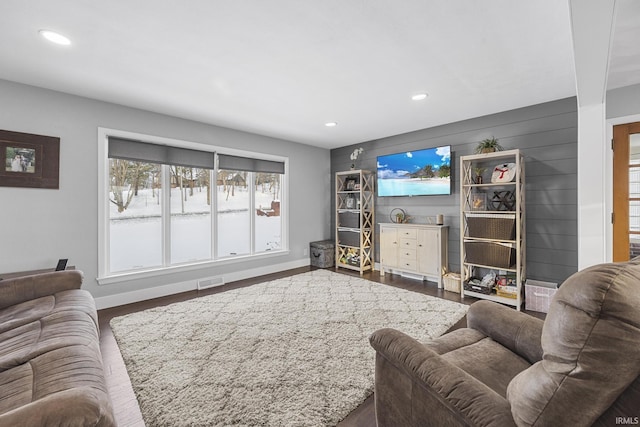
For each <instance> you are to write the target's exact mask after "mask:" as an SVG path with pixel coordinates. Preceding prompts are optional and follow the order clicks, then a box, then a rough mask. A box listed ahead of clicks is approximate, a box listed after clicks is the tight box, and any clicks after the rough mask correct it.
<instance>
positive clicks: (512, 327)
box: [467, 301, 544, 364]
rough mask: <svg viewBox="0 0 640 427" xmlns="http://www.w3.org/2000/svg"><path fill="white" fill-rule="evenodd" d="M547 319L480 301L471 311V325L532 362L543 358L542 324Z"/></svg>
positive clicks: (469, 317)
mask: <svg viewBox="0 0 640 427" xmlns="http://www.w3.org/2000/svg"><path fill="white" fill-rule="evenodd" d="M543 324H544V321H542V320H541V319H538V318H536V317H533V316H530V315H528V314H526V313H522V312H520V311H516V310H514V309H513V308H510V307H507V306H504V305H501V304H498V303H495V302H491V301H478V302H475V303H473V304H471V307H469V311H468V312H467V326H468V327H469V328H472V329H476V330H478V331H480V332H482V333H483V334H485V335H486V336H488V337H491V339H493V340H494V341H496V342H498V343H500V344H501V345H503V346H504V347H507V348H508V349H509V350H511V351H513V352H514V353H516V354H518V355H520V356H521V357H523V358H524V359H526V360H527V361H529V363H531V364H534V363H536V362H538V361H540V360H542V344H541V337H542V325H543Z"/></svg>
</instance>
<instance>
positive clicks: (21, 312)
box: [0, 289, 98, 334]
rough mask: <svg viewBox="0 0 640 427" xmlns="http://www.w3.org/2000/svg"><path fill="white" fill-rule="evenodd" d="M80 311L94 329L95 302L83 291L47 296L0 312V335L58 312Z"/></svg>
mask: <svg viewBox="0 0 640 427" xmlns="http://www.w3.org/2000/svg"><path fill="white" fill-rule="evenodd" d="M69 310H72V311H82V312H84V313H87V314H88V315H90V316H91V317H92V318H93V320H94V322H95V324H96V327H97V325H98V319H97V317H96V308H95V302H94V300H93V297H92V296H91V294H90V293H89V292H87V291H85V290H80V289H73V290H69V291H62V292H58V293H55V294H53V295H47V296H43V297H40V298H36V299H33V300H28V301H25V302H22V303H20V304H16V305H13V306H10V307H6V308H4V309H2V310H0V334H1V333H3V332H5V331H8V330H10V329H13V328H17V327H20V326H23V325H26V324H28V323H31V322H33V321H35V320H38V319H40V318H42V317H45V316H47V315H49V314H53V313H57V312H59V311H69Z"/></svg>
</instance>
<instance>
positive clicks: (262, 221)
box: [101, 136, 286, 277]
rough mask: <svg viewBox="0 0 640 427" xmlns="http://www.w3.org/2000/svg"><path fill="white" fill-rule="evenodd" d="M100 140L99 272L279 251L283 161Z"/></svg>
mask: <svg viewBox="0 0 640 427" xmlns="http://www.w3.org/2000/svg"><path fill="white" fill-rule="evenodd" d="M105 140H106V141H107V144H106V147H105V150H104V152H105V153H106V154H107V157H106V159H105V163H104V165H105V166H106V171H105V172H107V173H106V175H108V176H106V177H105V179H106V180H107V181H108V185H106V186H105V187H104V188H105V192H106V193H107V194H106V196H107V197H104V194H105V193H104V192H103V193H102V194H103V198H102V199H101V200H105V199H106V200H108V202H107V203H104V202H101V205H103V206H105V207H106V208H107V209H106V211H107V212H106V217H103V218H104V221H105V233H104V235H103V236H104V238H102V237H101V239H102V240H101V241H102V242H103V243H101V247H104V249H105V256H104V258H101V263H102V262H104V264H102V266H101V271H102V272H103V277H108V276H110V275H120V274H122V273H134V272H145V271H153V270H162V269H164V268H168V267H175V266H189V265H191V264H201V263H203V262H211V261H217V260H225V259H232V258H234V257H247V256H253V255H260V254H268V253H270V252H277V251H281V250H286V243H285V242H284V241H283V230H284V229H285V227H284V222H283V221H284V219H283V218H284V215H283V214H284V213H285V207H284V206H282V200H283V194H282V193H283V185H284V177H285V175H284V170H285V163H284V162H283V161H280V160H271V159H268V160H265V159H260V158H253V157H251V156H246V157H245V156H238V155H235V154H234V155H227V154H216V153H214V152H213V151H200V150H199V148H200V147H201V146H202V147H203V148H205V147H206V148H207V149H209V150H210V149H211V148H212V147H209V146H203V145H199V144H193V143H190V144H187V143H185V144H184V145H185V147H182V146H181V143H180V141H177V142H176V146H173V145H171V144H166V142H165V143H158V144H155V143H150V142H146V141H144V142H143V141H141V140H138V139H128V138H122V137H112V136H106V137H105ZM216 164H219V165H220V167H219V168H218V170H215V169H214V167H213V166H214V165H216ZM206 165H211V167H208V166H206ZM105 261H107V262H105Z"/></svg>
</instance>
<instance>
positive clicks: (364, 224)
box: [335, 170, 375, 274]
mask: <svg viewBox="0 0 640 427" xmlns="http://www.w3.org/2000/svg"><path fill="white" fill-rule="evenodd" d="M374 178H375V175H374V174H373V173H372V172H370V171H366V170H350V171H345V172H337V173H336V182H335V185H336V187H335V188H336V190H335V191H336V202H335V206H336V217H335V220H336V230H335V231H336V235H335V237H336V267H342V268H347V269H351V270H356V271H359V272H360V273H361V274H362V273H363V272H364V271H367V270H373V266H374V260H373V254H374V247H373V245H374V236H373V234H374V230H375V226H374V224H375V218H374V216H375V214H374V206H373V203H374Z"/></svg>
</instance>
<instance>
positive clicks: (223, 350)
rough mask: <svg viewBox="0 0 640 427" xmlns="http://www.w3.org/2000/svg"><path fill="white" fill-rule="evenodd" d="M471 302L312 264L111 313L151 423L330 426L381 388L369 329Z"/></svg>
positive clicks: (419, 321)
mask: <svg viewBox="0 0 640 427" xmlns="http://www.w3.org/2000/svg"><path fill="white" fill-rule="evenodd" d="M466 312H467V306H465V305H462V304H459V303H455V302H451V301H445V300H442V299H439V298H434V297H430V296H426V295H423V294H419V293H416V292H411V291H407V290H402V289H397V288H394V287H391V286H388V285H384V284H380V283H376V282H371V281H368V280H365V279H362V278H360V277H355V276H350V275H346V274H340V273H335V272H332V271H329V270H314V271H310V272H307V273H303V274H298V275H294V276H290V277H285V278H282V279H277V280H273V281H269V282H265V283H260V284H257V285H253V286H249V287H246V288H242V289H237V290H231V291H226V292H222V293H218V294H214V295H209V296H205V297H201V298H197V299H193V300H189V301H186V302H180V303H176V304H172V305H169V306H166V307H158V308H154V309H150V310H146V311H142V312H138V313H133V314H129V315H126V316H122V317H118V318H114V319H113V320H112V321H111V327H112V329H113V333H114V335H115V337H116V340H117V342H118V345H119V347H120V350H121V352H122V356H123V358H124V361H125V364H126V366H127V370H128V372H129V376H130V378H131V382H132V384H133V388H134V391H135V393H136V396H137V398H138V402H139V403H140V409H141V411H142V415H143V418H144V420H145V422H146V425H147V427H154V426H163V427H164V426H230V425H241V426H333V425H335V424H337V423H338V422H339V421H340V420H342V419H343V418H344V417H346V416H347V415H348V414H349V412H351V411H352V410H353V409H355V408H356V407H358V405H360V404H361V403H362V402H364V400H365V399H366V398H367V397H368V396H369V395H370V394H371V393H372V392H373V384H374V368H375V366H374V361H375V351H374V350H373V349H372V348H371V347H370V346H369V340H368V338H369V335H371V333H372V332H374V331H375V330H377V329H379V328H384V327H392V328H396V329H399V330H401V331H403V332H406V333H408V334H409V335H411V336H413V337H414V338H416V339H418V340H423V341H425V340H429V339H431V338H435V337H437V336H439V335H441V334H443V333H444V332H446V330H447V329H448V328H449V327H451V326H452V325H453V324H454V323H456V322H457V321H458V320H460V319H461V318H462V317H463V316H464V315H465V313H466Z"/></svg>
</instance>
